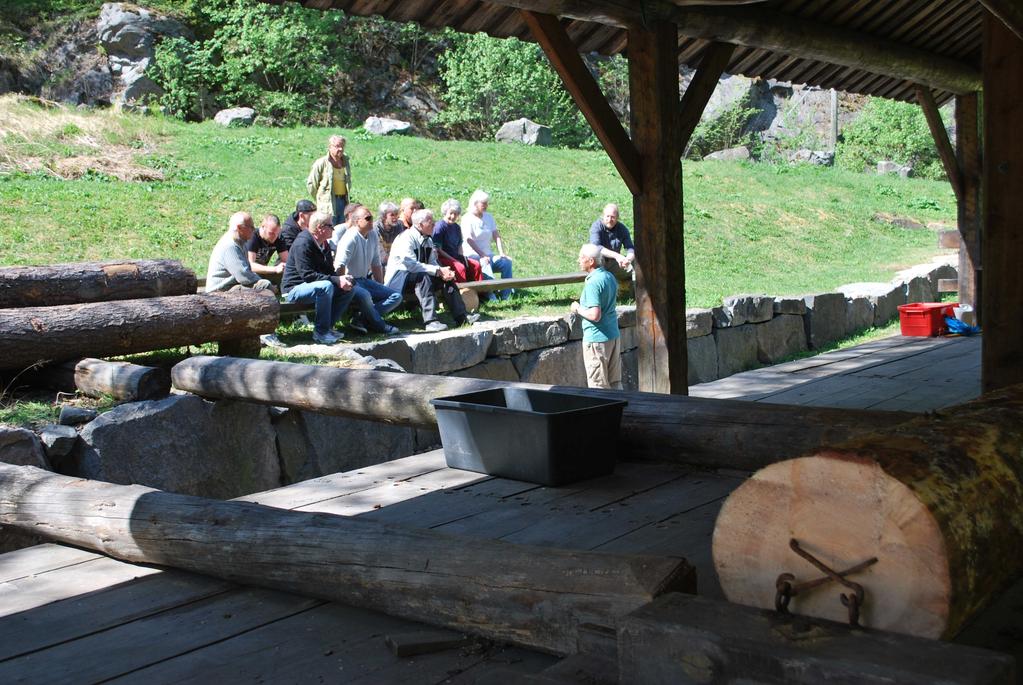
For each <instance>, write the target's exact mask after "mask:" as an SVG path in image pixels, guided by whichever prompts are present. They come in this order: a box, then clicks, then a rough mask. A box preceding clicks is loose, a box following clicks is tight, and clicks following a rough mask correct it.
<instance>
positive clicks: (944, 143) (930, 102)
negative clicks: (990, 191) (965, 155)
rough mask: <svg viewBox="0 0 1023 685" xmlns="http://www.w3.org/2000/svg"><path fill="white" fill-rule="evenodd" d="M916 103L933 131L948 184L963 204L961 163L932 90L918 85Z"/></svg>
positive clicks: (932, 134)
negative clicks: (950, 140)
mask: <svg viewBox="0 0 1023 685" xmlns="http://www.w3.org/2000/svg"><path fill="white" fill-rule="evenodd" d="M916 101H917V102H918V103H920V109H922V110H923V111H924V117H925V118H926V119H927V127H928V128H930V129H931V137H932V138H934V145H935V146H936V147H937V148H938V156H939V157H940V158H941V164H942V166H944V167H945V175H946V176H948V182H949V183H951V184H952V190H953V191H955V194H956V198H957V199H958V200H959V201H960V202H962V199H963V181H962V173H961V171H960V169H959V161H958V160H957V159H956V154H955V151H954V150H953V149H952V143H951V142H949V139H948V131H946V130H945V124H944V122H942V120H941V113H940V112H939V111H938V105H937V103H936V102H935V101H934V95H933V94H932V93H931V89H930V88H928V87H927V86H921V85H920V84H919V83H918V84H916Z"/></svg>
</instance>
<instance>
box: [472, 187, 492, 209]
mask: <svg viewBox="0 0 1023 685" xmlns="http://www.w3.org/2000/svg"><path fill="white" fill-rule="evenodd" d="M477 202H490V193H488V192H487V191H485V190H476V192H474V193H473V194H472V195H471V196H469V206H470V207H475V206H476V203H477Z"/></svg>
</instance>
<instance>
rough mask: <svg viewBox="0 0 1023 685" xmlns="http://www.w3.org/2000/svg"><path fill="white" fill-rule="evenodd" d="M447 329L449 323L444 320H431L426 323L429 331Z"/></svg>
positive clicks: (434, 331)
mask: <svg viewBox="0 0 1023 685" xmlns="http://www.w3.org/2000/svg"><path fill="white" fill-rule="evenodd" d="M447 329H448V325H447V324H446V323H444V322H443V321H431V322H430V323H428V324H426V332H427V333H436V332H438V331H446V330H447Z"/></svg>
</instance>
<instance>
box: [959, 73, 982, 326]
mask: <svg viewBox="0 0 1023 685" xmlns="http://www.w3.org/2000/svg"><path fill="white" fill-rule="evenodd" d="M979 103H980V96H979V95H978V94H977V93H970V94H969V95H957V96H956V156H957V157H958V158H959V169H960V170H961V171H962V176H961V177H960V178H961V181H962V188H963V192H962V194H961V195H960V196H959V202H958V224H959V231H958V237H959V286H958V290H959V301H960V302H962V303H964V304H968V305H971V306H972V307H973V313H974V316H975V317H976V321H974V322H973V323H976V324H977V325H983V319H982V318H981V306H982V304H981V302H982V299H983V298H982V297H981V291H980V274H979V269H980V265H981V256H980V255H981V244H980V225H981V220H982V219H981V194H980V191H981V173H982V169H981V157H982V155H981V139H980V112H979Z"/></svg>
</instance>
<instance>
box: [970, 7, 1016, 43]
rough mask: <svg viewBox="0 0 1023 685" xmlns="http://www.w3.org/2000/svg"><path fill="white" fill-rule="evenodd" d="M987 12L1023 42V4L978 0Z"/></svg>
mask: <svg viewBox="0 0 1023 685" xmlns="http://www.w3.org/2000/svg"><path fill="white" fill-rule="evenodd" d="M980 4H982V5H984V7H985V8H987V11H988V12H990V13H991V14H993V15H995V17H997V18H998V19H999V20H1000V21H1001V22H1002V23H1003V24H1005V26H1006V27H1007V28H1008V29H1009V30H1010V31H1012V32H1013V33H1015V34H1016V36H1017V37H1019V38H1020V39H1021V40H1023V2H1020V0H980Z"/></svg>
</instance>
